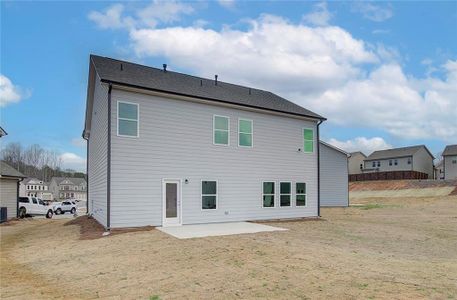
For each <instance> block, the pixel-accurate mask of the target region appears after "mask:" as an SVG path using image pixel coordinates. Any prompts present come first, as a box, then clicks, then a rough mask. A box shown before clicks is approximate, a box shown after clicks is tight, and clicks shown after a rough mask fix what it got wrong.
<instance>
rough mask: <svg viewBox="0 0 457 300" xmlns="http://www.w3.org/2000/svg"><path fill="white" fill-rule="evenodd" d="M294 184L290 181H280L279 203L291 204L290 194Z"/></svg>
mask: <svg viewBox="0 0 457 300" xmlns="http://www.w3.org/2000/svg"><path fill="white" fill-rule="evenodd" d="M291 190H292V184H291V183H290V182H280V183H279V205H280V206H290V194H291V193H292V191H291Z"/></svg>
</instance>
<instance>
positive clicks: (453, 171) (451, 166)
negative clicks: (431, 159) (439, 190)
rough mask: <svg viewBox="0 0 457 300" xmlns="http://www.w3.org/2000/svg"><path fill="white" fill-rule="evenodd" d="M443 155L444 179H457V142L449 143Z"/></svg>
mask: <svg viewBox="0 0 457 300" xmlns="http://www.w3.org/2000/svg"><path fill="white" fill-rule="evenodd" d="M442 156H443V159H442V168H443V173H444V176H443V179H446V180H447V179H457V144H456V145H447V146H446V148H444V151H443V154H442Z"/></svg>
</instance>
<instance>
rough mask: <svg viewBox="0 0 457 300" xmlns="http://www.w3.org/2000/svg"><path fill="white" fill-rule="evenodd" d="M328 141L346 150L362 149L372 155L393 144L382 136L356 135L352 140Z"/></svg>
mask: <svg viewBox="0 0 457 300" xmlns="http://www.w3.org/2000/svg"><path fill="white" fill-rule="evenodd" d="M327 143H329V144H331V145H333V146H335V147H338V148H340V149H343V150H345V151H346V152H355V151H362V152H363V153H365V154H366V155H370V154H371V153H372V152H373V151H376V150H384V149H390V148H392V145H390V144H388V143H387V142H386V141H385V140H384V139H383V138H381V137H373V138H366V137H356V138H355V139H352V140H346V141H339V140H337V139H334V138H332V139H329V140H328V141H327Z"/></svg>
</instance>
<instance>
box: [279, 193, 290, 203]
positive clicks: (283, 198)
mask: <svg viewBox="0 0 457 300" xmlns="http://www.w3.org/2000/svg"><path fill="white" fill-rule="evenodd" d="M280 201H281V206H290V195H281V197H280Z"/></svg>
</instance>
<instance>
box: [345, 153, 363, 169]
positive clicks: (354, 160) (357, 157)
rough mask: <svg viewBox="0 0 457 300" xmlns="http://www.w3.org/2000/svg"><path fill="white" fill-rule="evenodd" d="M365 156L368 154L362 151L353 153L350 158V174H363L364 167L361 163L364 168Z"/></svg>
mask: <svg viewBox="0 0 457 300" xmlns="http://www.w3.org/2000/svg"><path fill="white" fill-rule="evenodd" d="M365 158H366V156H364V155H362V153H353V154H352V155H351V157H349V159H348V168H349V174H361V173H362V169H361V168H360V165H362V168H363V160H364V159H365Z"/></svg>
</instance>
